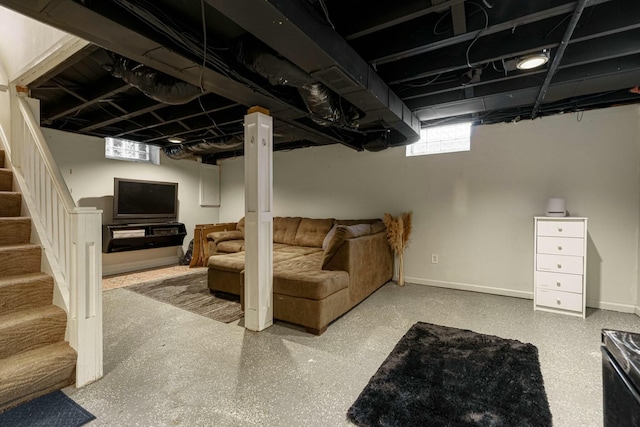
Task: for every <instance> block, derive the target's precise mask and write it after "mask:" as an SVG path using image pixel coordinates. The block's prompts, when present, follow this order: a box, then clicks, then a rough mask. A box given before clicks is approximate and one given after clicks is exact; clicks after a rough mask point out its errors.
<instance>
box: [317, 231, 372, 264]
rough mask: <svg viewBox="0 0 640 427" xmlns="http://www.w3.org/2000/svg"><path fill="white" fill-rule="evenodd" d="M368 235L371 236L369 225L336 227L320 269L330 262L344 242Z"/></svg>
mask: <svg viewBox="0 0 640 427" xmlns="http://www.w3.org/2000/svg"><path fill="white" fill-rule="evenodd" d="M369 234H371V225H369V224H357V225H338V226H337V227H336V231H335V232H334V234H333V238H332V239H331V241H330V242H329V245H328V246H327V249H325V251H324V256H323V258H322V268H323V269H324V268H325V267H326V266H327V265H328V264H329V263H330V262H331V260H332V259H333V257H334V256H335V255H336V254H337V253H338V250H339V249H340V248H341V247H342V244H343V243H344V241H345V240H347V239H353V238H355V237H361V236H368V235H369Z"/></svg>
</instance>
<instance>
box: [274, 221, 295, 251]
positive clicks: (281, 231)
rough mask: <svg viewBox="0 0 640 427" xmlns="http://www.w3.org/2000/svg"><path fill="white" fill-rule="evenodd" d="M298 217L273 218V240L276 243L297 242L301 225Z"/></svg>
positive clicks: (290, 243) (291, 243) (288, 243)
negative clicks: (297, 233)
mask: <svg viewBox="0 0 640 427" xmlns="http://www.w3.org/2000/svg"><path fill="white" fill-rule="evenodd" d="M301 219H302V218H300V217H299V216H298V217H293V218H291V217H275V218H273V241H274V243H285V244H287V245H293V244H295V243H294V242H295V240H296V232H297V231H298V226H299V225H300V220H301Z"/></svg>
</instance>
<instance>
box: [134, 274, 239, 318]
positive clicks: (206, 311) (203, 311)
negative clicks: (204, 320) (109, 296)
mask: <svg viewBox="0 0 640 427" xmlns="http://www.w3.org/2000/svg"><path fill="white" fill-rule="evenodd" d="M124 289H127V290H129V291H132V292H136V293H138V294H140V295H144V296H146V297H149V298H153V299H155V300H157V301H162V302H165V303H167V304H171V305H173V306H176V307H179V308H182V309H184V310H188V311H190V312H192V313H196V314H199V315H201V316H205V317H208V318H209V319H213V320H217V321H218V322H224V323H230V322H234V321H236V320H238V319H241V318H242V317H243V316H244V313H243V311H242V310H241V309H240V299H239V297H235V296H232V295H225V296H224V298H222V297H221V295H219V294H218V295H213V294H211V292H209V288H208V287H207V271H206V269H204V270H202V271H201V272H199V273H196V274H187V275H184V276H178V277H169V278H165V279H157V280H152V281H149V282H144V283H138V284H135V285H130V286H127V287H125V288H124Z"/></svg>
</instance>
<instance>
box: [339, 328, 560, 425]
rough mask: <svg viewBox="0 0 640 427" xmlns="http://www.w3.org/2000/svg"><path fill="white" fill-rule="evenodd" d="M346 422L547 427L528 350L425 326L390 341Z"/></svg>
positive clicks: (533, 356)
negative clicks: (390, 347)
mask: <svg viewBox="0 0 640 427" xmlns="http://www.w3.org/2000/svg"><path fill="white" fill-rule="evenodd" d="M347 418H348V419H349V420H351V421H352V422H353V423H355V424H356V425H358V426H403V427H408V426H421V427H424V426H447V427H458V426H460V427H462V426H465V427H466V426H492V427H525V426H526V427H548V426H551V411H550V410H549V403H548V401H547V395H546V393H545V390H544V383H543V381H542V373H541V372H540V363H539V361H538V349H537V348H536V347H535V346H534V345H532V344H525V343H521V342H520V341H516V340H509V339H504V338H499V337H496V336H492V335H483V334H478V333H475V332H472V331H468V330H463V329H456V328H448V327H445V326H439V325H432V324H429V323H423V322H418V323H416V324H415V325H413V326H412V327H411V329H409V331H408V332H407V333H406V334H405V336H404V337H402V339H401V340H400V342H399V343H398V344H396V346H395V348H394V349H393V351H392V352H391V354H390V355H389V356H388V357H387V359H386V360H385V361H384V363H383V364H382V366H380V368H379V369H378V372H376V374H375V375H374V376H373V377H372V378H371V380H370V381H369V383H368V384H367V386H366V387H365V388H364V390H363V391H362V393H360V396H359V397H358V399H357V400H356V402H355V403H354V404H353V405H352V406H351V408H349V411H348V412H347Z"/></svg>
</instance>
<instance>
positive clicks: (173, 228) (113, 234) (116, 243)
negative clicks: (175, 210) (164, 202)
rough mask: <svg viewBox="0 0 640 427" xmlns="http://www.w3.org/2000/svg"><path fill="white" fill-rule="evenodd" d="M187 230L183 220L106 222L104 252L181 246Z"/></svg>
mask: <svg viewBox="0 0 640 427" xmlns="http://www.w3.org/2000/svg"><path fill="white" fill-rule="evenodd" d="M186 235H187V230H186V228H185V226H184V224H183V223H181V222H165V223H152V224H105V225H103V226H102V252H104V253H111V252H124V251H136V250H140V249H152V248H163V247H167V246H181V245H182V242H183V241H184V237H185V236H186Z"/></svg>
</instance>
